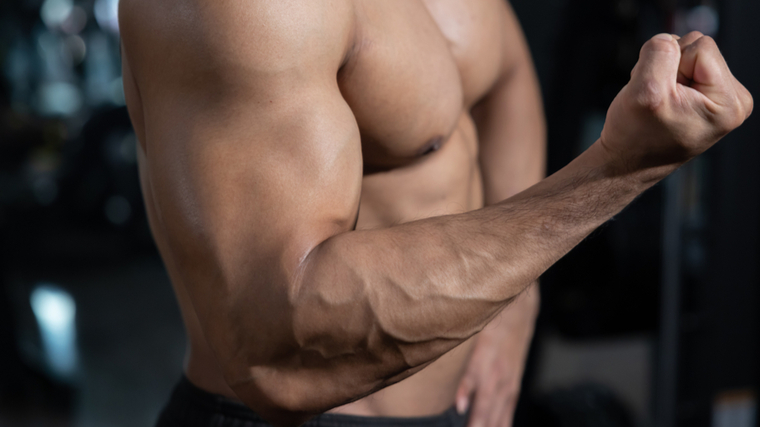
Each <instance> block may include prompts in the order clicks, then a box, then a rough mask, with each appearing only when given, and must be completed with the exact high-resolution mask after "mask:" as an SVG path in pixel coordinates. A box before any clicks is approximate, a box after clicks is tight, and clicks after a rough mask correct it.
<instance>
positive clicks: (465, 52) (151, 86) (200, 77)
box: [120, 0, 752, 425]
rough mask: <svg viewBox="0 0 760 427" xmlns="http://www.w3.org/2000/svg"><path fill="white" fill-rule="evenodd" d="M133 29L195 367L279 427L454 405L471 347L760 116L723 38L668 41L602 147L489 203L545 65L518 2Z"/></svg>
mask: <svg viewBox="0 0 760 427" xmlns="http://www.w3.org/2000/svg"><path fill="white" fill-rule="evenodd" d="M120 19H121V30H122V37H123V38H122V43H123V49H124V50H123V52H124V81H125V92H126V95H127V102H128V105H129V109H130V116H131V117H132V120H133V123H134V125H135V129H136V132H137V134H138V138H139V140H140V151H139V162H140V177H141V182H142V186H143V192H144V195H145V199H146V206H147V211H148V217H149V220H150V222H151V227H152V230H153V233H154V236H155V239H156V242H157V245H158V247H159V250H160V251H161V254H162V256H163V259H164V261H165V263H166V265H167V269H168V271H169V274H170V276H171V279H172V282H173V285H174V287H175V290H176V292H177V295H178V299H179V301H180V304H181V307H182V311H183V316H184V318H185V322H186V324H187V327H188V331H189V334H190V337H191V351H190V356H189V360H188V367H187V372H188V375H189V377H190V378H191V380H192V381H193V382H194V383H196V384H197V385H200V386H201V387H203V388H206V389H208V390H210V391H214V392H219V393H227V394H234V395H236V396H237V397H238V398H240V399H241V400H242V401H243V402H245V403H246V404H247V405H248V406H250V407H251V408H252V409H253V410H254V411H256V412H257V413H259V414H260V415H262V416H263V417H264V418H265V419H267V420H268V421H270V422H272V423H274V424H276V425H295V424H299V423H301V422H304V421H305V420H307V419H308V418H309V417H311V416H313V415H314V414H317V413H320V412H324V411H327V410H330V409H333V408H336V407H339V406H341V405H345V404H347V403H349V402H354V403H353V404H351V405H349V406H344V407H343V408H340V409H339V410H343V411H347V412H352V413H360V414H361V413H381V414H393V413H392V412H393V411H394V407H395V405H396V404H398V405H400V407H402V408H409V407H422V408H423V409H422V411H430V412H436V411H437V412H439V411H440V410H443V409H445V407H446V406H449V405H450V404H451V403H453V397H454V393H455V391H456V388H457V385H458V381H459V378H460V377H461V375H462V373H463V372H462V371H463V370H464V366H465V362H466V360H467V357H468V353H469V352H470V347H471V346H472V344H468V343H471V342H472V341H468V340H469V339H470V338H471V337H473V336H475V334H477V333H478V332H479V331H481V330H483V328H485V327H486V325H488V324H489V322H490V321H491V320H493V319H494V318H495V317H496V316H499V315H500V314H504V313H507V312H509V310H506V311H503V309H504V308H505V307H506V306H507V305H508V304H509V303H510V302H511V301H514V300H515V298H516V297H518V296H519V295H520V294H521V293H523V292H524V291H525V289H526V288H528V287H529V286H530V284H531V283H533V282H534V281H535V280H536V279H537V278H538V276H539V275H540V274H541V273H542V272H543V271H545V270H546V268H548V267H549V266H551V265H552V264H553V263H554V262H556V261H557V260H558V259H559V258H560V257H561V256H563V255H564V254H565V253H567V251H569V250H570V249H571V248H572V247H573V246H575V245H576V244H577V243H578V242H580V240H581V239H583V238H584V237H585V236H586V235H588V234H589V233H590V232H591V231H592V230H594V229H595V228H596V227H598V226H599V225H600V224H602V223H603V222H604V221H606V220H607V219H609V218H610V217H611V216H613V215H615V214H616V213H618V212H619V211H620V210H621V209H623V208H624V207H625V206H626V205H627V204H628V203H630V202H631V201H632V200H633V199H634V198H635V197H636V196H637V195H639V194H640V193H641V192H643V191H645V190H646V189H647V188H649V187H651V186H652V185H654V184H655V183H656V182H658V181H659V180H661V179H662V178H664V177H665V176H667V175H668V174H669V173H671V172H672V171H674V170H675V169H677V168H678V167H679V166H680V165H682V164H683V163H684V162H686V161H688V160H689V159H691V158H692V157H694V156H696V155H698V154H700V153H701V152H703V151H705V150H706V149H708V148H709V147H710V146H711V145H713V144H714V143H715V142H717V140H718V139H720V138H721V137H722V136H723V135H725V134H726V133H728V132H730V131H731V130H732V129H734V128H735V127H737V126H739V125H740V124H741V123H742V122H743V121H744V120H745V119H746V118H747V117H748V115H749V114H750V112H751V110H752V98H751V96H750V95H749V93H748V92H747V91H746V89H744V87H743V86H742V85H741V84H739V83H738V82H737V81H736V80H735V79H734V78H733V76H732V75H731V74H730V71H729V70H728V67H727V66H726V64H725V62H724V61H723V58H722V56H721V55H720V52H719V51H718V49H717V46H715V43H714V42H713V41H712V39H710V38H708V37H702V36H701V35H699V34H690V35H689V36H687V37H684V38H683V39H681V40H680V41H676V40H675V39H674V38H673V37H671V36H669V35H663V36H658V37H655V38H653V39H652V40H650V41H649V42H648V43H647V44H646V45H645V46H644V47H643V48H642V52H641V58H640V61H639V63H638V65H637V67H636V69H635V70H634V71H633V73H632V79H631V82H630V83H629V84H628V85H627V86H626V87H625V88H624V89H623V90H622V91H621V92H620V94H619V95H618V97H617V98H616V99H615V101H614V102H613V104H612V106H611V107H610V110H609V114H608V120H607V123H606V125H605V128H604V132H603V133H602V136H601V138H600V140H599V141H597V143H595V144H594V145H593V146H592V147H591V148H590V149H589V150H587V151H586V152H585V153H583V154H582V155H581V156H579V157H578V158H577V159H575V160H574V161H573V162H571V163H570V164H569V165H568V166H566V167H565V168H563V169H562V170H560V171H559V172H557V173H555V174H554V175H552V176H550V177H548V178H546V179H544V180H542V181H540V182H539V183H537V184H535V185H533V186H531V187H530V188H528V189H527V190H525V191H522V192H520V193H519V194H516V195H514V196H512V197H509V198H507V199H506V200H503V201H500V202H498V203H495V204H493V205H491V206H487V207H485V208H481V207H482V206H483V205H484V202H485V200H484V199H488V198H499V197H500V196H501V195H503V194H505V193H508V192H509V191H510V190H505V189H504V188H505V187H508V186H509V185H511V184H509V183H508V182H506V181H507V180H508V179H510V175H509V174H510V172H503V171H500V167H499V159H498V157H499V155H500V154H503V153H505V152H507V153H508V152H509V151H510V146H509V144H501V145H499V144H496V141H498V140H499V139H500V137H497V136H495V135H498V134H500V133H501V132H505V131H504V129H506V128H508V126H507V125H506V124H505V123H507V122H505V121H504V120H506V119H504V120H503V119H502V118H501V116H500V115H501V114H504V117H508V114H506V112H507V111H518V110H520V106H519V104H515V103H513V102H514V98H512V97H510V96H508V94H509V92H510V91H512V90H519V89H516V88H515V87H513V86H512V85H509V84H508V83H507V82H509V80H510V78H514V77H516V76H518V75H519V73H521V72H525V69H524V68H522V67H520V66H517V65H514V64H515V63H514V62H511V61H512V60H514V58H517V57H520V54H519V53H518V54H515V53H514V52H510V47H511V46H515V44H513V43H507V42H504V41H503V40H504V39H505V38H509V37H511V36H512V35H513V34H514V31H515V28H516V26H514V25H512V26H510V25H505V23H507V22H509V20H511V19H513V18H512V17H511V15H510V14H509V12H508V11H507V9H505V6H503V5H502V4H501V3H500V2H498V1H496V0H494V1H491V2H489V1H484V2H482V3H480V2H454V1H450V2H449V1H440V2H432V1H431V2H420V1H416V0H397V1H383V2H379V1H351V0H334V1H327V0H325V1H318V0H315V1H310V2H299V1H292V2H290V1H285V0H277V1H274V0H272V1H266V0H260V1H253V2H251V1H241V0H229V1H223V2H210V1H208V0H194V1H193V0H191V1H182V2H179V1H172V0H170V1H166V2H149V1H147V0H125V1H122V2H121V3H120ZM500 26H501V28H499V27H500ZM504 28H512V30H511V31H512V32H510V30H508V29H507V30H505V29H504ZM494 41H496V42H495V43H494ZM516 45H517V46H523V45H522V44H521V43H517V44H516ZM481 50H482V51H481ZM518 51H519V49H518ZM488 52H494V53H493V54H489V53H488ZM517 62H518V63H519V62H520V61H517ZM521 68H522V71H521ZM528 90H530V89H528ZM529 98H530V97H528V99H529ZM479 101H482V102H480V103H479ZM476 104H477V106H476ZM473 107H475V108H474V109H473ZM481 107H482V108H481ZM526 108H527V109H531V108H537V105H533V106H530V105H528V106H527V107H526ZM510 109H511V110H510ZM471 113H472V114H471ZM495 114H499V115H495ZM473 116H475V117H478V125H476V123H475V121H474V120H473ZM529 117H530V116H529ZM478 131H480V133H481V141H478V138H477V135H478ZM536 155H537V156H541V155H542V152H541V149H540V150H537V153H536ZM526 163H527V162H526ZM501 173H505V175H501ZM531 173H535V175H533V176H534V177H535V179H538V177H540V175H541V173H542V171H541V169H540V167H539V168H536V169H535V171H534V172H531ZM526 175H530V174H528V173H526ZM504 197H506V196H504ZM357 215H358V223H357V221H356V219H357ZM354 225H356V230H354ZM521 299H522V298H518V301H520V300H521ZM486 330H487V329H486ZM463 343H464V344H463ZM436 361H437V362H436ZM426 366H429V369H426V370H424V371H422V372H420V371H421V370H422V369H423V368H425V367H426ZM417 372H419V374H418V375H416V376H414V377H411V378H409V380H408V381H405V382H404V383H401V384H399V385H398V386H396V387H398V388H397V390H395V392H394V393H390V390H393V389H391V388H389V389H386V390H387V391H380V390H383V389H385V388H386V387H388V386H390V385H392V384H394V383H396V382H398V381H400V380H402V379H404V378H407V377H410V376H411V375H413V374H415V373H417ZM418 379H419V380H418ZM415 381H418V382H417V383H416V385H415V386H409V388H404V387H402V386H403V385H404V384H406V383H408V384H415ZM404 390H406V391H407V393H409V394H407V395H405V394H404V392H403V391H404ZM376 392H379V393H376ZM372 393H375V395H373V396H372V397H370V398H369V399H361V398H363V397H366V396H368V395H371V394H372ZM376 396H379V397H376ZM383 396H384V397H383ZM396 396H398V397H396ZM394 398H395V399H396V400H395V401H394V400H393V399H394ZM373 399H374V400H373ZM404 401H407V402H409V403H407V404H406V406H404ZM388 402H390V403H391V404H389V403H388ZM428 402H433V403H428ZM426 405H427V406H426ZM405 410H408V409H400V410H399V411H400V412H402V413H401V414H399V415H406V414H404V413H403V411H405Z"/></svg>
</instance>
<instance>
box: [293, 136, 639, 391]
mask: <svg viewBox="0 0 760 427" xmlns="http://www.w3.org/2000/svg"><path fill="white" fill-rule="evenodd" d="M605 155H606V154H605V152H604V149H603V147H601V146H600V145H599V144H596V145H594V146H593V147H592V148H590V149H589V150H588V151H586V152H585V153H583V154H582V155H581V156H579V157H578V158H577V159H576V160H574V161H573V162H572V163H571V164H569V165H568V166H567V167H565V168H563V169H562V170H560V171H559V172H557V173H556V174H554V175H552V176H551V177H549V178H547V179H545V180H543V181H541V182H540V183H538V184H536V185H535V186H533V187H531V188H529V189H528V190H526V191H524V192H522V193H520V194H518V195H516V196H514V197H512V198H510V199H507V200H505V201H503V202H501V203H498V204H496V205H494V206H490V207H487V208H484V209H481V210H478V211H474V212H470V213H466V214H460V215H451V216H444V217H436V218H429V219H425V220H421V221H416V222H412V223H407V224H402V225H399V226H396V227H391V228H388V229H384V230H373V231H355V232H349V233H344V234H341V235H338V236H335V237H333V238H331V239H328V240H327V241H326V242H324V243H323V244H322V245H320V246H319V247H318V248H317V249H315V250H314V251H313V252H312V253H311V254H310V255H309V257H308V258H307V260H306V262H305V265H304V269H303V271H302V276H301V281H300V287H299V289H298V290H297V292H295V293H294V295H297V296H296V297H295V298H294V300H293V304H292V305H293V323H292V325H293V337H294V340H295V345H294V348H297V352H296V353H297V354H301V355H304V354H309V355H310V356H311V357H313V358H312V359H311V360H310V364H311V366H313V367H318V369H324V371H325V372H328V371H331V370H332V371H333V373H345V372H347V371H346V367H347V366H351V369H352V372H353V373H354V375H353V377H352V379H351V380H349V381H348V382H350V383H352V386H355V387H356V388H355V389H353V390H350V387H349V388H345V389H343V393H345V394H344V396H343V397H344V398H345V399H349V398H350V397H349V395H350V394H351V393H354V394H358V393H359V391H360V389H361V388H362V387H365V388H364V389H363V390H361V392H363V393H369V392H370V391H373V390H375V389H377V388H380V387H383V386H385V385H388V382H387V379H388V378H392V377H393V378H394V379H400V378H399V375H401V378H403V375H404V374H403V373H404V372H405V371H406V370H409V369H414V368H418V367H420V366H423V365H424V364H425V363H428V362H430V361H432V360H434V359H435V358H437V357H439V356H440V355H442V354H443V353H445V352H446V351H448V350H450V349H452V348H453V347H455V346H456V345H458V344H460V343H461V342H463V341H464V340H466V339H467V338H469V337H471V336H472V335H474V334H475V333H477V332H478V331H480V330H481V329H482V328H483V327H484V326H485V325H486V324H487V323H488V322H489V321H490V320H491V319H492V318H493V317H494V316H496V315H497V314H498V313H499V311H500V310H501V309H502V308H503V307H505V306H506V305H507V304H508V303H509V301H510V300H511V299H512V298H514V297H515V296H516V295H518V294H519V293H520V292H522V291H523V290H524V289H525V288H526V287H527V286H529V285H530V284H531V283H532V282H534V281H535V280H536V279H537V278H538V277H539V275H540V274H542V273H543V271H545V270H546V269H547V268H548V267H549V266H551V265H552V264H553V263H554V262H556V261H557V260H558V259H559V258H560V257H562V256H563V255H564V254H565V253H567V252H568V251H569V250H570V249H571V248H572V247H573V246H575V245H576V244H577V243H578V242H580V241H581V240H582V239H583V238H584V237H585V236H587V235H588V234H589V233H590V232H591V231H593V230H594V229H595V228H596V227H598V226H599V225H601V224H602V223H603V222H605V221H606V220H607V219H609V218H610V217H611V216H613V215H615V214H616V213H618V212H619V211H620V210H621V209H623V208H624V207H625V206H626V205H627V204H628V203H630V202H631V201H632V200H633V199H634V198H635V197H636V196H637V195H638V194H640V193H641V192H642V191H644V190H645V189H646V186H645V185H641V184H638V183H637V181H636V180H635V179H631V178H630V177H628V176H620V175H616V174H615V173H613V171H611V170H609V169H608V167H607V159H606V157H605ZM299 357H300V356H299ZM299 357H296V356H294V357H293V359H292V360H293V361H294V362H293V363H296V362H295V361H296V360H298V361H302V359H300V358H299ZM299 363H300V362H299ZM329 377H330V378H337V376H335V375H332V374H330V375H329ZM355 378H363V379H365V380H366V381H367V383H364V384H361V385H359V384H357V382H356V380H355ZM373 381H374V383H373V384H371V385H369V384H368V383H369V382H373ZM322 397H324V398H325V399H326V398H327V397H326V396H324V395H323V396H322ZM355 397H358V396H355ZM314 403H317V402H314ZM322 403H324V402H322ZM336 404H337V402H336Z"/></svg>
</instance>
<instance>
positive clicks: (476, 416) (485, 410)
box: [467, 390, 492, 427]
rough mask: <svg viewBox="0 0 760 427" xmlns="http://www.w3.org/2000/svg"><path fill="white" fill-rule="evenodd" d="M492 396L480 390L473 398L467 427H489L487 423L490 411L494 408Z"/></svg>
mask: <svg viewBox="0 0 760 427" xmlns="http://www.w3.org/2000/svg"><path fill="white" fill-rule="evenodd" d="M490 394H491V393H488V392H483V391H482V390H480V391H479V392H477V393H475V395H474V396H473V397H472V402H471V403H470V405H471V406H472V409H471V410H470V421H469V423H468V424H467V427H487V424H486V423H487V422H488V421H489V418H490V413H489V410H490V409H491V407H492V405H490V400H489V397H490Z"/></svg>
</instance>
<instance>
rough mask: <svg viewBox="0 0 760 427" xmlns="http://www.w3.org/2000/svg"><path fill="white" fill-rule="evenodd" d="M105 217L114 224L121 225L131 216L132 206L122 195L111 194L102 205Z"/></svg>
mask: <svg viewBox="0 0 760 427" xmlns="http://www.w3.org/2000/svg"><path fill="white" fill-rule="evenodd" d="M104 209H105V211H106V218H108V220H109V221H111V222H112V223H114V224H116V225H122V224H124V223H125V222H127V220H129V217H130V216H132V206H131V205H130V204H129V201H128V200H127V199H126V198H124V196H111V197H109V198H108V200H106V205H105V207H104Z"/></svg>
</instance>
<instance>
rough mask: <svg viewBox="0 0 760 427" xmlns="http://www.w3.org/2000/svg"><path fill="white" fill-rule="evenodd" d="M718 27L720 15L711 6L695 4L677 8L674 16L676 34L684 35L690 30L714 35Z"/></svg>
mask: <svg viewBox="0 0 760 427" xmlns="http://www.w3.org/2000/svg"><path fill="white" fill-rule="evenodd" d="M719 28H720V15H718V11H717V10H716V9H715V8H714V7H711V6H705V5H703V6H697V7H693V8H690V9H679V10H677V11H676V13H675V17H674V29H675V33H676V34H680V35H685V34H688V33H690V32H692V31H699V32H701V33H702V34H705V35H708V36H712V37H715V35H717V34H718V29H719Z"/></svg>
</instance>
